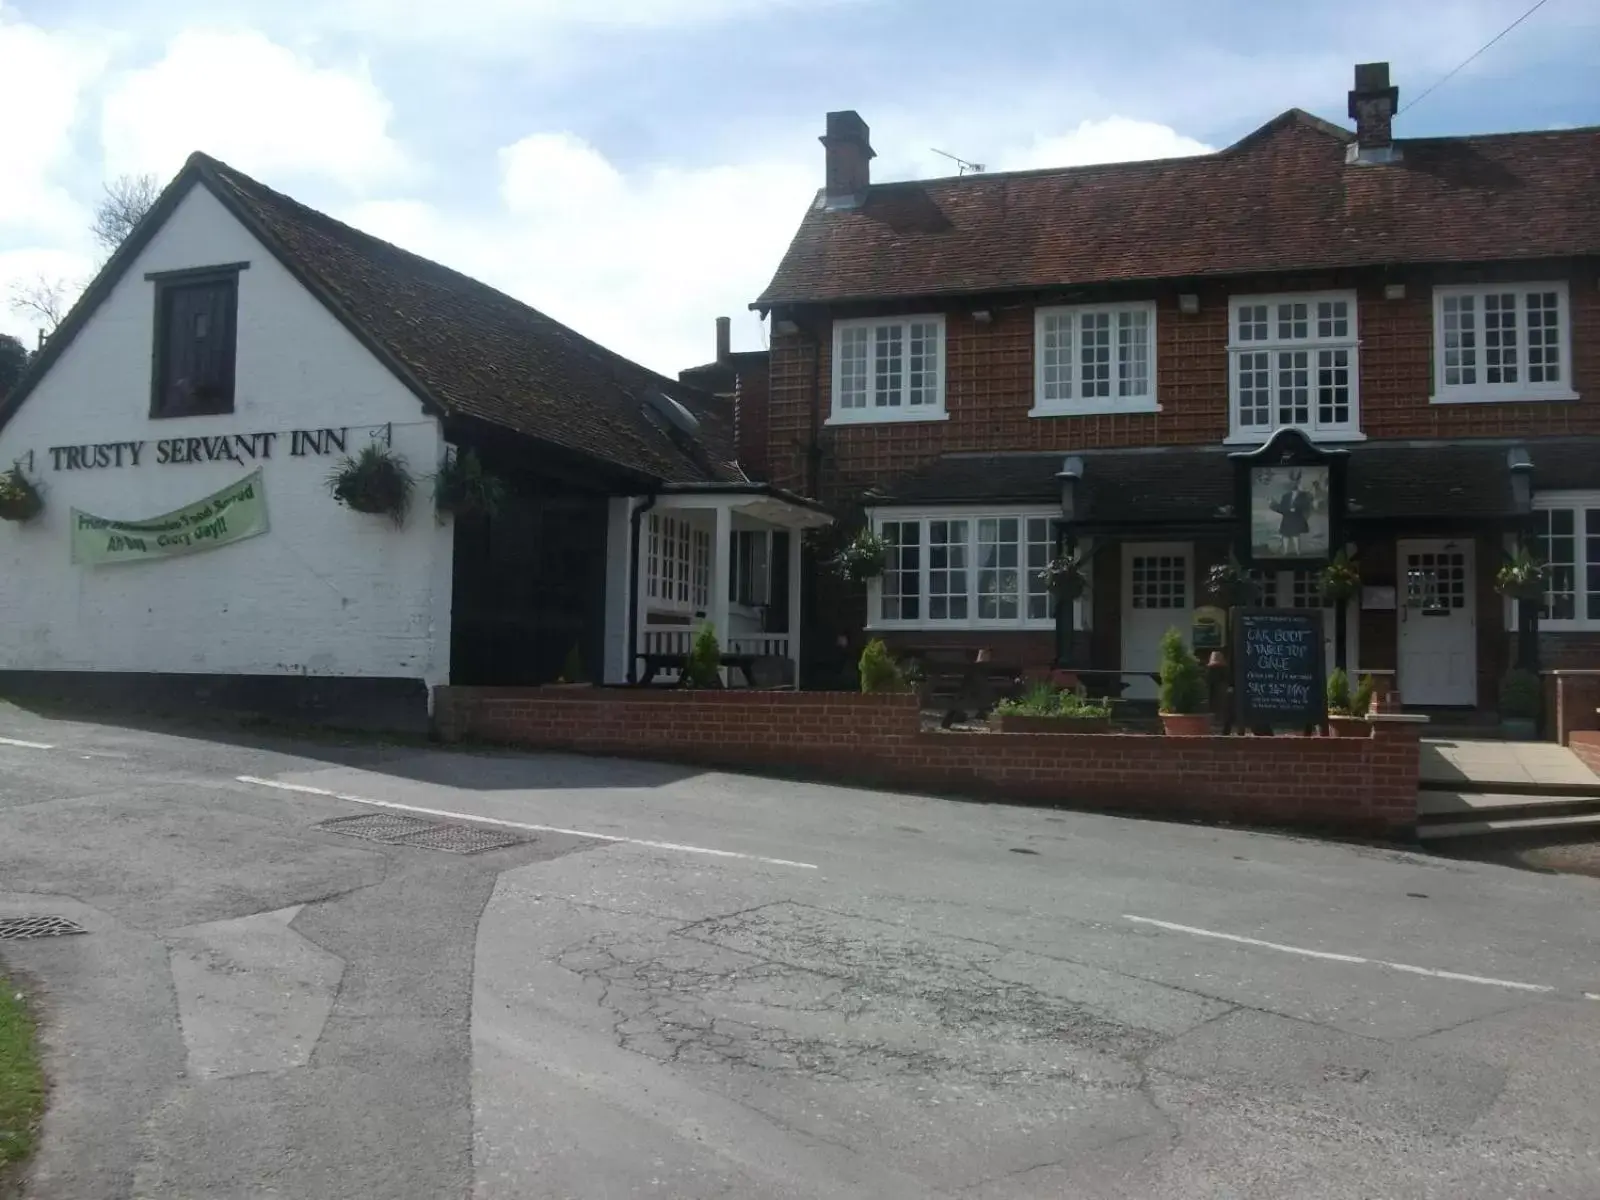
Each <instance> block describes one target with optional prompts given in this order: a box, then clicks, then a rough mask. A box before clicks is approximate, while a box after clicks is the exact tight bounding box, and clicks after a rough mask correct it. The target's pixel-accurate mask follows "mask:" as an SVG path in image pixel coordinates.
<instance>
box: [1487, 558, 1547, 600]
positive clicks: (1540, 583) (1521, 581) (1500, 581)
mask: <svg viewBox="0 0 1600 1200" xmlns="http://www.w3.org/2000/svg"><path fill="white" fill-rule="evenodd" d="M1549 572H1550V567H1549V565H1548V564H1546V563H1544V562H1542V561H1541V560H1540V559H1539V558H1537V557H1536V556H1535V555H1534V554H1533V553H1532V552H1531V551H1530V550H1529V549H1528V548H1527V547H1526V546H1519V547H1518V548H1517V552H1516V553H1515V554H1513V555H1512V556H1511V557H1509V558H1508V559H1506V561H1505V562H1504V563H1502V564H1501V565H1500V569H1499V570H1498V571H1496V572H1495V573H1494V590H1495V591H1497V592H1499V593H1500V594H1501V595H1502V596H1509V597H1510V598H1511V599H1513V600H1526V601H1538V602H1540V603H1543V602H1544V594H1545V585H1546V582H1547V580H1546V576H1547V575H1548V574H1549Z"/></svg>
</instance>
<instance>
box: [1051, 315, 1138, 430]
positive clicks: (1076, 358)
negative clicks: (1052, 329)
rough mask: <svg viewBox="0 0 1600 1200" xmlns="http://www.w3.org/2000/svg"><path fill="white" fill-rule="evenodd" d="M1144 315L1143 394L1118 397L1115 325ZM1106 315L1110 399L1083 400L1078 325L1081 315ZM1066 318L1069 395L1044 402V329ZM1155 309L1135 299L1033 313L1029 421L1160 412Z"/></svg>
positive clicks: (1119, 369) (1119, 365)
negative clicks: (1069, 333) (1068, 322)
mask: <svg viewBox="0 0 1600 1200" xmlns="http://www.w3.org/2000/svg"><path fill="white" fill-rule="evenodd" d="M1134 312H1137V313H1143V314H1144V315H1145V347H1144V352H1145V390H1144V391H1143V392H1142V393H1140V394H1138V395H1131V396H1119V395H1117V394H1116V393H1117V391H1118V389H1119V385H1120V383H1121V363H1120V361H1119V359H1118V357H1117V354H1116V351H1117V348H1118V346H1119V340H1118V337H1117V334H1118V325H1119V321H1120V317H1121V315H1122V314H1123V313H1134ZM1101 313H1105V314H1108V315H1109V316H1110V317H1111V322H1110V324H1111V329H1110V334H1111V351H1112V354H1111V360H1110V367H1111V371H1110V385H1111V392H1112V395H1110V396H1094V397H1091V398H1085V397H1084V394H1083V393H1084V379H1083V354H1082V343H1081V341H1080V338H1081V336H1082V320H1083V318H1084V317H1085V316H1090V315H1095V314H1101ZM1063 317H1067V318H1070V319H1071V322H1072V344H1071V346H1070V347H1069V349H1068V359H1069V362H1070V364H1071V366H1070V372H1071V373H1070V378H1069V380H1068V391H1069V392H1070V395H1068V396H1059V397H1047V396H1046V395H1045V390H1046V386H1047V381H1046V378H1045V373H1046V369H1047V365H1048V364H1047V363H1046V361H1045V338H1046V325H1047V324H1048V323H1049V322H1050V321H1052V320H1056V319H1059V318H1063ZM1156 319H1157V318H1156V304H1155V301H1154V300H1139V301H1133V302H1125V303H1122V304H1068V305H1059V306H1054V307H1050V308H1040V309H1037V310H1035V312H1034V315H1033V410H1032V411H1031V412H1030V413H1029V414H1028V415H1029V416H1033V417H1076V416H1093V415H1095V414H1097V413H1136V412H1152V413H1153V412H1160V411H1161V406H1160V404H1158V403H1157V402H1156V388H1157V385H1156Z"/></svg>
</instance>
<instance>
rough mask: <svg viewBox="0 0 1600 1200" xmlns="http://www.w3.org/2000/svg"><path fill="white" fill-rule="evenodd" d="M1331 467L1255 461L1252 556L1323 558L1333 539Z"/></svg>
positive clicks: (1266, 557) (1268, 557)
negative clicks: (1263, 464)
mask: <svg viewBox="0 0 1600 1200" xmlns="http://www.w3.org/2000/svg"><path fill="white" fill-rule="evenodd" d="M1331 476H1332V471H1331V469H1330V468H1329V467H1327V466H1310V465H1308V466H1278V467H1256V468H1255V469H1254V470H1252V471H1251V472H1250V557H1251V558H1253V559H1255V560H1256V561H1258V562H1261V561H1267V560H1272V559H1302V558H1327V557H1328V555H1329V553H1330V547H1331V545H1332V539H1331V537H1330V531H1329V523H1330V513H1331V510H1332V503H1331V501H1332V495H1331V485H1332V479H1331Z"/></svg>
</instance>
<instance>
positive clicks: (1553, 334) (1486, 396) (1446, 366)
mask: <svg viewBox="0 0 1600 1200" xmlns="http://www.w3.org/2000/svg"><path fill="white" fill-rule="evenodd" d="M1571 311H1572V310H1571V308H1570V307H1569V305H1568V297H1567V285H1566V284H1565V283H1562V282H1556V283H1495V284H1474V285H1472V286H1470V287H1454V286H1452V287H1437V288H1434V289H1433V402H1434V403H1435V404H1457V403H1460V404H1467V403H1473V402H1477V403H1482V402H1484V401H1495V400H1502V401H1503V400H1575V399H1577V393H1575V392H1574V391H1573V390H1572V350H1571V345H1572V316H1571Z"/></svg>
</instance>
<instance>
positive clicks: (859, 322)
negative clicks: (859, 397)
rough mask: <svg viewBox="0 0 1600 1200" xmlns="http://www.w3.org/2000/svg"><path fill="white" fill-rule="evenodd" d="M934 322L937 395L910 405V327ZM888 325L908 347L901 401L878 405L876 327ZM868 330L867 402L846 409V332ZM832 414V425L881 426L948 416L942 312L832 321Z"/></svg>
mask: <svg viewBox="0 0 1600 1200" xmlns="http://www.w3.org/2000/svg"><path fill="white" fill-rule="evenodd" d="M930 323H931V324H932V325H934V326H935V327H936V333H935V338H934V340H935V346H936V351H937V366H936V368H935V370H936V371H937V372H938V383H937V386H936V389H935V392H936V394H935V398H934V402H933V403H932V404H915V405H913V404H908V403H907V399H908V397H907V395H906V393H907V392H908V391H909V390H910V386H911V383H910V380H911V372H910V345H911V327H912V326H913V325H926V324H930ZM886 326H898V327H899V328H900V338H901V345H902V346H903V347H904V348H905V353H904V356H903V359H902V362H903V366H902V369H901V374H900V388H899V400H898V401H897V402H896V403H893V404H879V403H877V397H876V395H875V391H874V388H875V381H876V379H877V353H878V337H877V330H878V329H880V328H884V327H886ZM857 329H865V330H866V331H867V361H866V372H867V376H866V388H867V395H866V405H865V406H864V407H861V408H844V407H842V406H841V400H842V398H843V374H844V371H843V368H844V358H843V347H844V336H845V334H846V332H848V331H852V330H857ZM832 377H833V388H832V401H831V407H832V415H830V416H829V417H828V420H827V422H826V423H827V424H829V425H880V424H883V423H885V422H888V421H943V420H946V419H947V414H946V412H945V403H944V399H945V382H946V380H945V320H944V315H943V314H942V313H914V314H911V315H908V316H903V317H899V316H897V317H854V318H851V319H850V320H846V321H835V322H834V323H833V366H832Z"/></svg>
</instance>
